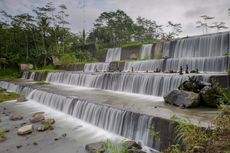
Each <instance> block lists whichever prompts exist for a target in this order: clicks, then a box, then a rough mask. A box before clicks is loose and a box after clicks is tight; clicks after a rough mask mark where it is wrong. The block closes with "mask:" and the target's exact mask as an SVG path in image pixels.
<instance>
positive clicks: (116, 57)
mask: <svg viewBox="0 0 230 153" xmlns="http://www.w3.org/2000/svg"><path fill="white" fill-rule="evenodd" d="M120 60H121V48H109V49H108V51H107V54H106V59H105V62H112V61H120Z"/></svg>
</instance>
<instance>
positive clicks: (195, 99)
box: [164, 90, 200, 108]
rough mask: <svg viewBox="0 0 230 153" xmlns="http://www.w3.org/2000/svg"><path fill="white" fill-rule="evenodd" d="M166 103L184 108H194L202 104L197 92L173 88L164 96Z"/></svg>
mask: <svg viewBox="0 0 230 153" xmlns="http://www.w3.org/2000/svg"><path fill="white" fill-rule="evenodd" d="M164 100H165V102H166V103H169V104H172V105H176V106H179V107H183V108H194V107H198V106H200V96H199V94H197V93H194V92H190V91H182V90H173V91H172V92H170V93H169V94H168V95H167V96H165V97H164Z"/></svg>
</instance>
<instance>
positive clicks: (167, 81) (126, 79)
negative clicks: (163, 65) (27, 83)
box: [46, 72, 209, 96]
mask: <svg viewBox="0 0 230 153" xmlns="http://www.w3.org/2000/svg"><path fill="white" fill-rule="evenodd" d="M197 77H199V78H200V79H201V80H205V81H207V79H208V78H209V77H208V76H205V77H203V76H197ZM187 79H188V76H186V75H178V74H174V75H173V74H172V75H165V74H147V73H146V74H144V73H143V74H136V73H99V74H98V73H97V74H91V73H78V72H51V73H49V74H48V76H47V79H46V81H47V82H53V83H62V84H69V85H76V86H83V87H91V88H98V89H104V90H113V91H122V92H130V93H138V94H145V95H153V96H164V95H166V94H168V93H169V92H170V91H172V90H173V89H176V88H177V87H178V86H179V85H180V84H181V83H182V82H183V81H185V80H187Z"/></svg>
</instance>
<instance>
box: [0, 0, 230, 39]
mask: <svg viewBox="0 0 230 153" xmlns="http://www.w3.org/2000/svg"><path fill="white" fill-rule="evenodd" d="M50 1H52V2H53V3H54V4H55V5H56V6H59V5H60V4H65V5H66V6H67V8H68V11H67V13H68V14H69V15H70V16H69V19H68V20H69V22H70V23H71V25H70V28H71V30H72V31H73V32H76V33H77V32H79V31H81V30H82V29H83V28H85V29H86V30H87V31H88V30H90V29H91V28H92V27H93V23H94V21H95V19H96V18H97V17H98V16H99V15H100V14H101V13H102V12H104V11H115V10H117V9H121V10H124V11H125V12H126V13H127V14H128V15H129V16H130V17H131V18H132V19H133V20H134V21H135V19H136V18H137V17H138V16H141V17H145V18H147V19H151V20H155V21H157V23H158V24H162V25H166V23H167V22H168V21H172V22H175V23H181V24H182V27H183V34H182V35H183V36H187V35H189V36H190V35H197V34H202V31H201V29H198V28H196V21H197V20H199V19H200V18H199V16H201V15H204V14H205V15H208V16H215V19H214V20H213V21H212V22H215V21H218V22H221V21H223V22H226V23H227V26H229V27H230V16H228V8H230V0H85V7H83V6H84V3H83V1H84V0H50ZM47 2H49V1H46V0H0V9H3V10H5V11H7V12H8V13H11V14H14V15H15V14H20V13H27V12H28V13H29V12H31V10H32V9H34V8H36V7H37V6H43V5H44V4H46V3H47ZM83 8H85V9H83ZM83 10H85V15H84V13H83V12H84V11H83ZM229 30H230V29H229ZM212 32H216V30H215V31H212Z"/></svg>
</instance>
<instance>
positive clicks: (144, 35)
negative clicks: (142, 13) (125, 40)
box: [134, 17, 163, 43]
mask: <svg viewBox="0 0 230 153" xmlns="http://www.w3.org/2000/svg"><path fill="white" fill-rule="evenodd" d="M162 32H163V31H162V25H158V24H157V23H156V21H152V20H148V19H145V18H142V17H138V18H137V23H136V26H135V35H134V37H135V41H139V42H146V43H150V42H154V41H156V40H157V39H159V38H160V37H161V36H162Z"/></svg>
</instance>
